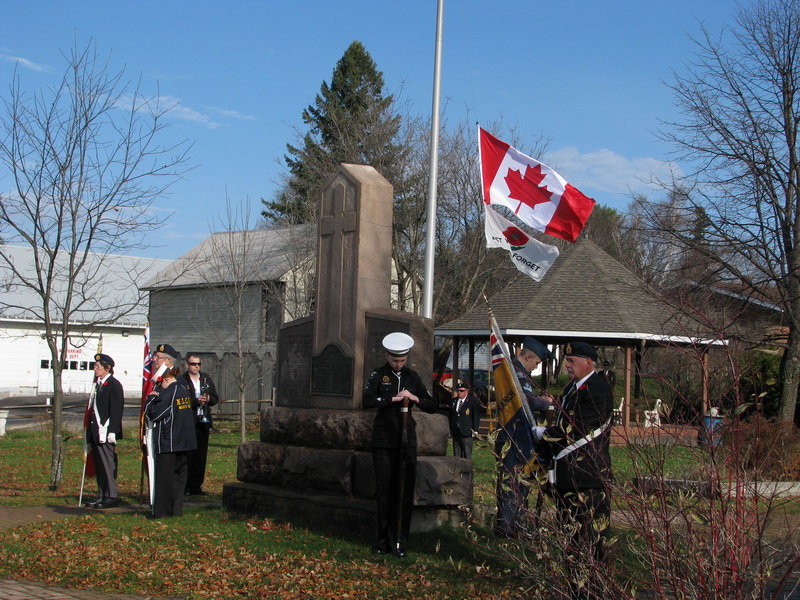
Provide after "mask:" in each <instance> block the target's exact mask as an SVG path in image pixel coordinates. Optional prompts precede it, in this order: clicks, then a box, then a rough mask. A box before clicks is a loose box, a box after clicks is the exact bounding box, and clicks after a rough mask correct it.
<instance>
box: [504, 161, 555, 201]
mask: <svg viewBox="0 0 800 600" xmlns="http://www.w3.org/2000/svg"><path fill="white" fill-rule="evenodd" d="M544 178H545V173H542V166H541V165H536V166H535V167H533V168H531V166H530V165H528V166H527V168H526V169H525V177H522V176H520V172H519V171H517V170H515V169H509V171H508V174H507V175H506V177H505V179H506V185H508V189H509V194H508V197H509V198H512V199H514V200H519V201H520V202H521V203H522V204H525V205H526V206H529V207H531V208H534V207H536V205H537V204H544V203H546V202H550V201H551V199H550V197H551V196H552V195H553V192H551V191H549V190H548V189H547V186H546V185H544V186H540V185H539V184H540V183H541V182H542V180H543V179H544Z"/></svg>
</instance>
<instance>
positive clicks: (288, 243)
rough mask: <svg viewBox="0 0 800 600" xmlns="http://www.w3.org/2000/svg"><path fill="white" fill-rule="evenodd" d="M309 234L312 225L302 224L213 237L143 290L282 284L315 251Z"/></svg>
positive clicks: (168, 267) (150, 282)
mask: <svg viewBox="0 0 800 600" xmlns="http://www.w3.org/2000/svg"><path fill="white" fill-rule="evenodd" d="M309 231H311V229H310V227H309V226H306V225H298V226H295V227H289V228H284V229H253V230H247V231H224V232H220V233H214V234H211V235H210V236H208V237H207V238H206V239H205V240H203V241H202V242H201V243H200V244H198V245H197V246H195V247H194V248H192V249H191V250H189V251H188V252H187V253H186V254H183V255H182V256H180V257H178V258H177V259H176V260H175V261H174V262H173V263H172V264H170V265H169V266H167V267H166V268H163V269H162V270H161V271H159V272H158V273H156V274H155V275H154V276H153V277H151V278H150V279H148V280H146V281H145V283H144V285H143V286H142V289H143V290H148V291H154V290H159V289H165V288H170V289H174V288H193V287H205V286H210V285H221V284H227V283H231V282H233V281H239V282H243V283H247V282H263V281H278V280H280V279H281V278H282V277H283V276H284V275H285V274H286V273H287V272H288V271H289V270H290V269H292V268H294V267H296V266H297V264H298V263H299V262H301V261H303V260H306V259H307V258H308V256H310V253H311V252H313V250H314V247H315V246H314V245H313V244H311V241H309V238H308V236H309Z"/></svg>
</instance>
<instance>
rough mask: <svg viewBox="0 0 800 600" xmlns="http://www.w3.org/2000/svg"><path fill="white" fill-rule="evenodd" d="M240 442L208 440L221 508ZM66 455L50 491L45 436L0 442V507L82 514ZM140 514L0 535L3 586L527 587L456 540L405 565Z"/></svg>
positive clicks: (263, 590)
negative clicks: (6, 582)
mask: <svg viewBox="0 0 800 600" xmlns="http://www.w3.org/2000/svg"><path fill="white" fill-rule="evenodd" d="M223 427H225V425H224V424H223ZM133 436H134V433H131V435H129V437H126V438H124V439H123V440H121V441H120V442H119V444H118V454H119V458H120V465H119V473H120V476H119V486H120V496H121V498H122V499H123V500H124V501H126V502H129V503H131V504H134V505H138V503H139V481H140V456H141V455H140V453H139V448H138V441H137V440H136V439H135V438H134V437H133ZM257 437H258V434H257V433H256V432H252V433H249V434H248V439H249V440H251V439H252V440H256V439H257ZM239 439H240V436H239V432H238V429H237V428H236V427H234V426H231V430H230V431H225V430H222V431H215V432H213V433H212V435H211V442H210V448H209V467H208V472H207V477H206V485H205V489H206V490H207V491H208V492H209V493H210V496H209V498H208V499H209V500H210V501H211V502H214V501H219V500H220V499H221V493H222V486H223V484H224V483H225V482H229V481H235V480H236V448H237V446H238V444H239ZM64 448H65V451H64V471H63V480H62V485H61V487H60V489H59V490H58V491H56V492H49V491H48V483H49V478H50V473H49V470H50V438H49V434H48V433H46V432H45V431H44V428H42V430H40V431H19V432H12V433H9V434H8V435H7V436H5V437H3V438H0V505H3V506H34V505H43V504H49V505H66V504H70V505H75V504H77V499H78V493H79V489H80V479H81V467H82V460H83V449H82V442H81V440H80V436H77V437H72V438H71V439H68V440H66V442H65V444H64ZM486 474H487V476H491V475H490V474H489V473H488V471H487V473H486ZM145 486H146V481H145ZM85 490H86V491H85V492H84V497H85V498H86V497H88V498H92V497H94V496H95V494H96V484H95V482H94V478H91V479H87V482H86V486H85ZM146 512H147V511H146V510H145V511H142V513H141V514H111V513H97V514H91V515H87V516H81V517H70V518H65V519H62V520H59V521H55V522H48V523H37V524H33V525H29V526H24V527H18V528H15V529H12V530H7V531H0V577H12V578H28V579H34V580H40V581H47V582H50V583H54V584H58V585H62V586H74V587H93V588H95V589H102V590H107V591H115V592H123V593H141V594H154V595H157V596H171V597H180V598H222V599H234V598H276V597H279V598H303V599H311V598H334V597H336V598H350V599H357V598H364V599H366V598H370V599H372V598H454V599H455V598H466V597H470V598H521V597H524V593H523V589H524V587H525V584H524V582H522V581H521V580H518V579H517V578H516V577H515V576H514V574H513V573H512V571H511V569H510V567H509V565H507V564H505V563H503V562H502V561H500V560H499V559H497V558H495V556H496V555H495V554H493V553H492V552H487V551H486V550H485V549H483V548H481V547H479V546H478V545H475V544H474V543H472V542H470V541H469V540H468V539H467V537H466V536H465V535H464V533H463V532H462V531H458V530H451V529H445V530H441V531H437V532H435V533H429V534H420V535H417V536H414V538H413V540H412V548H411V554H410V556H409V557H408V558H407V559H405V560H403V561H400V560H398V559H396V558H394V557H391V556H390V557H374V556H373V555H372V554H371V553H370V546H371V542H372V541H373V540H371V539H364V538H362V537H359V536H357V535H352V534H351V535H347V534H345V535H340V536H333V535H323V534H320V533H317V532H313V531H309V530H307V529H304V528H302V527H296V526H294V525H292V524H285V523H274V522H272V521H270V520H269V519H260V518H251V517H240V516H238V515H230V514H227V513H226V512H225V511H224V510H223V509H222V508H220V507H219V506H194V507H192V506H191V505H189V506H188V507H187V510H186V514H185V515H184V516H183V517H182V518H179V519H165V520H163V521H151V520H148V519H146V518H145V513H146Z"/></svg>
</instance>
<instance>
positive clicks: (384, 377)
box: [362, 363, 436, 448]
mask: <svg viewBox="0 0 800 600" xmlns="http://www.w3.org/2000/svg"><path fill="white" fill-rule="evenodd" d="M402 390H408V391H409V392H411V393H412V394H414V395H415V396H416V397H417V398H419V405H418V406H419V408H421V409H422V410H424V411H425V412H428V413H432V412H436V402H435V401H434V399H433V398H432V397H431V395H430V393H429V392H428V389H427V388H426V387H425V384H424V383H422V378H421V377H420V376H419V375H418V374H417V373H416V371H412V370H411V369H409V368H408V367H403V369H402V370H401V371H400V373H399V377H398V375H395V372H394V371H393V370H392V368H391V367H390V366H389V363H386V364H385V365H383V366H382V367H380V368H378V369H375V370H374V371H373V372H372V373H371V374H370V376H369V380H368V381H367V385H366V388H365V389H364V396H363V398H362V405H363V407H364V408H377V409H378V413H377V414H376V415H375V424H374V427H373V429H372V447H373V448H399V446H400V433H401V432H400V426H401V420H400V408H401V406H400V405H401V404H402V403H401V402H392V397H393V396H397V394H399V393H400V392H401V391H402ZM415 406H417V405H415V404H414V403H410V404H409V412H408V423H407V426H406V433H407V435H408V447H409V448H416V447H417V433H416V423H415V421H414V417H413V407H415Z"/></svg>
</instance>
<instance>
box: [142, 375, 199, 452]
mask: <svg viewBox="0 0 800 600" xmlns="http://www.w3.org/2000/svg"><path fill="white" fill-rule="evenodd" d="M145 415H147V418H148V419H150V421H152V422H153V423H155V432H154V433H155V435H154V441H155V448H156V453H157V454H166V453H168V452H184V451H188V450H196V449H197V435H196V434H195V432H194V416H193V415H192V401H191V398H190V394H189V391H188V390H187V389H186V386H184V384H183V383H182V382H180V381H173V382H172V383H171V384H169V385H168V386H167V387H166V388H162V387H160V386H159V387H157V388H156V389H154V390H153V393H152V394H151V395H150V396H148V401H147V405H146V406H145Z"/></svg>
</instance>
